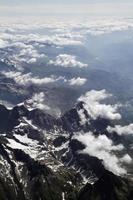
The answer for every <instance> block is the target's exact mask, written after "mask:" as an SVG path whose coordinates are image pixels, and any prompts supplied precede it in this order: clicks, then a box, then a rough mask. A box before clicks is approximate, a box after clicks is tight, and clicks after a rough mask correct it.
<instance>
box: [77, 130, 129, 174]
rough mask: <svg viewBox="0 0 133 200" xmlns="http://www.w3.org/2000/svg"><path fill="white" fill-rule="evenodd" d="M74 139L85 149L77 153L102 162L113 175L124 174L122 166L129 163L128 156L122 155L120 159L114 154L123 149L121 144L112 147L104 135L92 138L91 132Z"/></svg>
mask: <svg viewBox="0 0 133 200" xmlns="http://www.w3.org/2000/svg"><path fill="white" fill-rule="evenodd" d="M74 139H77V140H78V141H80V142H81V143H83V144H84V145H85V149H84V150H83V151H80V152H79V153H85V154H89V155H90V156H94V157H97V158H99V159H100V160H102V161H103V164H104V165H105V167H106V168H107V169H109V170H110V171H112V172H114V173H115V174H118V175H120V174H125V173H126V170H125V169H124V168H123V167H122V164H123V163H125V162H127V163H129V162H130V161H131V159H130V156H129V155H127V154H126V155H124V157H122V158H118V157H117V156H116V155H117V154H115V152H116V153H118V152H121V151H122V150H123V149H124V146H123V145H122V144H119V145H116V146H115V145H114V144H113V142H112V140H110V139H109V138H108V137H107V136H105V135H99V136H97V137H96V136H94V135H93V133H92V132H89V133H85V134H81V133H79V134H76V135H75V136H74Z"/></svg>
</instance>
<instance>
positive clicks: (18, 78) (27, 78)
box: [2, 71, 64, 86]
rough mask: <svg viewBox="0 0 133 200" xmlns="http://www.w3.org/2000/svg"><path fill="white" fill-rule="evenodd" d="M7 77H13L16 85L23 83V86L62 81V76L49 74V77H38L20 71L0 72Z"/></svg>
mask: <svg viewBox="0 0 133 200" xmlns="http://www.w3.org/2000/svg"><path fill="white" fill-rule="evenodd" d="M2 73H3V74H4V75H5V76H6V77H7V78H11V79H13V80H14V81H15V82H16V83H17V84H18V85H23V86H29V85H32V84H34V85H43V84H50V83H55V82H58V81H60V80H63V81H64V77H62V76H60V77H56V76H50V77H44V78H39V77H37V76H36V77H32V74H31V73H27V74H22V73H21V72H13V71H10V72H2Z"/></svg>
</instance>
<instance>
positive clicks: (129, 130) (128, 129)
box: [107, 124, 133, 135]
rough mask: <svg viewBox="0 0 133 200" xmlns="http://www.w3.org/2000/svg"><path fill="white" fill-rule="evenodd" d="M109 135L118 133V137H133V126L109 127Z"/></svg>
mask: <svg viewBox="0 0 133 200" xmlns="http://www.w3.org/2000/svg"><path fill="white" fill-rule="evenodd" d="M107 131H108V132H109V133H113V132H115V133H117V134H118V135H133V124H129V125H127V126H121V125H116V126H115V127H111V126H108V127H107Z"/></svg>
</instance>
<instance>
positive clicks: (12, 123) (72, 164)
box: [0, 102, 133, 200]
mask: <svg viewBox="0 0 133 200" xmlns="http://www.w3.org/2000/svg"><path fill="white" fill-rule="evenodd" d="M80 109H83V103H82V102H81V103H79V104H78V105H76V106H75V107H74V108H73V109H72V110H70V111H68V112H66V113H65V114H64V115H63V116H62V117H60V118H59V119H56V118H54V117H53V116H50V115H49V114H47V113H44V112H43V111H40V110H38V109H35V110H31V111H29V110H28V109H27V108H26V107H25V106H24V105H22V106H16V107H14V108H13V109H11V110H8V109H6V107H4V106H2V105H1V106H0V121H1V122H2V123H1V125H0V133H1V134H0V199H2V200H6V199H7V200H9V199H10V200H18V199H19V200H40V199H42V200H64V199H65V200H81V199H82V200H93V199H94V200H95V199H98V200H104V199H105V200H121V199H122V200H130V199H131V195H132V194H133V191H132V185H131V183H129V182H128V181H127V180H126V179H122V178H120V177H117V176H116V175H113V174H112V173H111V172H109V171H106V170H105V168H104V166H103V164H102V161H101V160H99V159H98V158H96V157H92V156H89V155H87V154H79V153H78V152H79V150H83V149H84V148H85V146H84V145H83V144H82V143H80V142H79V141H78V140H76V139H75V138H74V135H75V134H76V132H78V131H84V132H88V131H93V132H94V134H95V135H98V134H105V135H107V134H108V132H107V131H106V127H107V126H108V125H110V124H111V122H109V120H105V119H100V118H98V119H97V120H92V119H91V118H90V116H88V114H87V113H86V112H85V110H84V113H85V116H86V123H85V124H81V119H80V116H79V110H80ZM90 183H94V185H93V186H92V185H90ZM104 188H105V189H104ZM108 193H109V196H108ZM121 196H122V198H121ZM109 198H110V199H109Z"/></svg>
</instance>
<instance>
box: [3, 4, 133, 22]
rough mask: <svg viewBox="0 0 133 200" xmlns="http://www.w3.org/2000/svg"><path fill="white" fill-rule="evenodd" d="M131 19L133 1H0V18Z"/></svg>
mask: <svg viewBox="0 0 133 200" xmlns="http://www.w3.org/2000/svg"><path fill="white" fill-rule="evenodd" d="M46 14H47V15H53V14H55V15H61V14H65V15H84V14H85V15H88V16H102V17H104V16H113V17H115V16H116V17H133V0H0V17H3V18H6V17H7V18H8V17H12V18H15V17H23V16H25V17H26V16H27V17H31V16H33V17H39V16H45V15H46Z"/></svg>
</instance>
